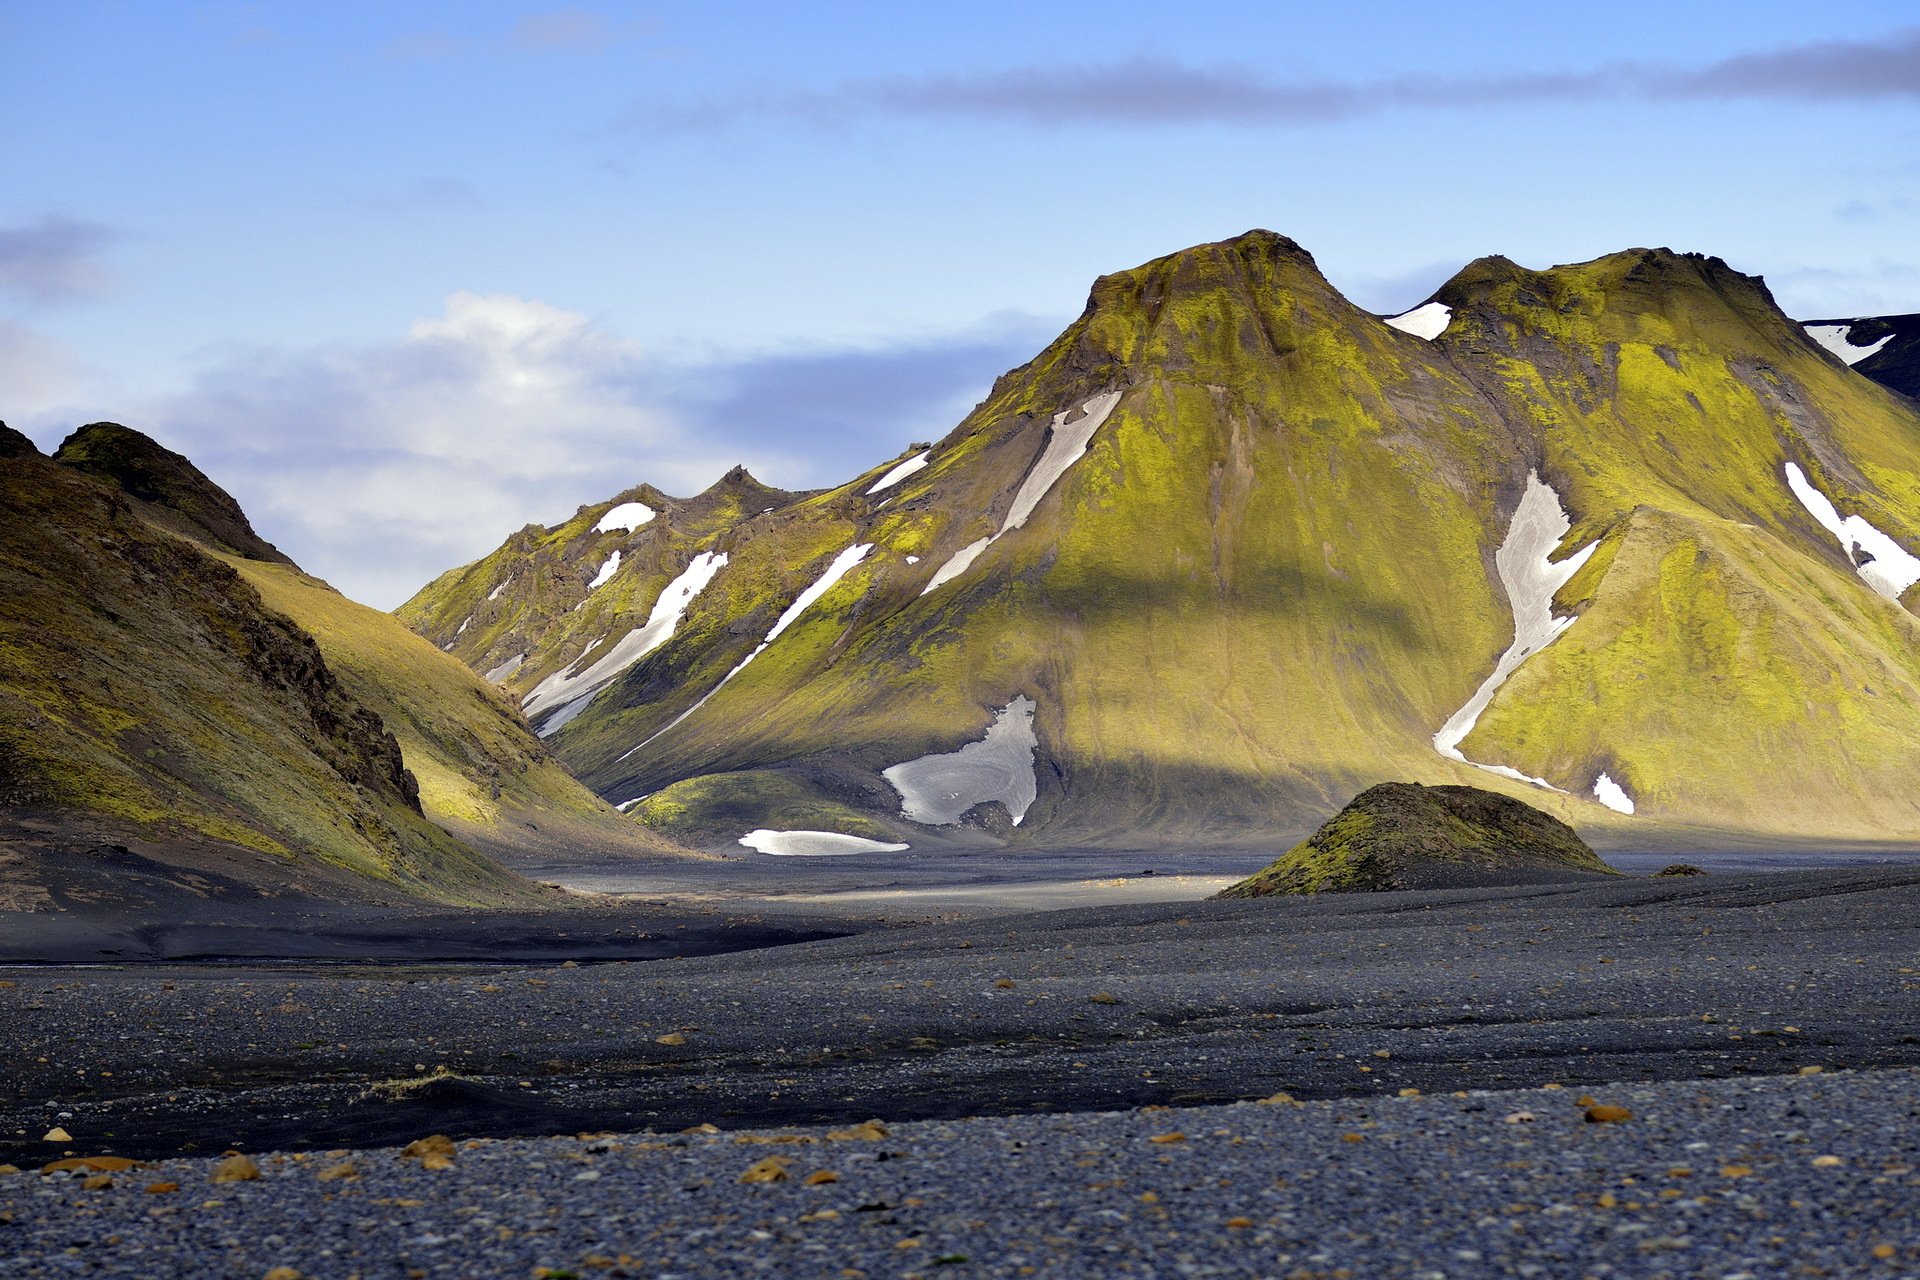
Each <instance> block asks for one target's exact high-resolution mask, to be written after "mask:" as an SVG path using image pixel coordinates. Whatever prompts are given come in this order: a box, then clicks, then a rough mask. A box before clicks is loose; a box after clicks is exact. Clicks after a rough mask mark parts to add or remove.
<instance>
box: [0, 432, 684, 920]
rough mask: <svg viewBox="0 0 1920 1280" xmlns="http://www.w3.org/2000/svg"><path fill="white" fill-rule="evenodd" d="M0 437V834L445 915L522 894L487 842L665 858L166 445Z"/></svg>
mask: <svg viewBox="0 0 1920 1280" xmlns="http://www.w3.org/2000/svg"><path fill="white" fill-rule="evenodd" d="M0 436H4V437H5V438H4V439H0V445H11V446H13V447H9V448H5V449H4V450H0V491H3V492H4V498H5V505H6V509H7V511H8V515H9V518H8V520H6V521H5V522H0V525H3V527H0V599H5V601H6V602H7V607H6V611H5V614H4V618H3V619H0V807H3V809H4V812H3V813H0V819H4V825H5V828H6V831H7V838H8V840H9V842H10V843H11V842H15V841H16V840H19V841H24V842H25V844H23V845H22V846H21V847H22V848H27V847H34V848H45V849H48V850H54V849H56V848H58V849H65V848H67V847H68V846H72V847H75V848H78V847H80V846H83V845H97V846H99V847H103V848H108V849H111V848H112V847H114V846H115V845H118V844H127V845H133V846H136V847H140V848H143V849H147V850H149V851H157V852H156V856H161V857H162V858H163V860H171V861H175V862H178V863H180V864H181V865H184V866H193V865H202V864H204V865H209V866H210V865H213V864H215V863H218V864H220V865H223V866H233V865H237V866H240V867H242V868H250V870H243V871H242V873H241V874H242V875H243V878H249V879H251V880H253V881H255V882H257V883H259V884H261V885H262V886H263V887H265V888H267V889H268V890H269V891H271V890H272V888H273V887H274V886H275V885H280V886H290V885H295V884H300V885H304V886H305V888H306V889H307V890H308V891H311V892H318V893H321V894H323V895H335V894H341V893H344V894H347V895H349V896H355V895H358V896H373V897H384V898H393V899H397V898H426V899H432V900H438V901H447V902H466V903H486V902H536V901H542V900H544V899H545V898H546V897H547V896H548V894H547V893H546V892H545V891H543V890H540V889H538V888H537V887H536V886H534V885H532V884H530V883H528V882H527V881H525V880H522V879H521V878H520V877H518V876H517V875H515V874H514V873H512V872H510V871H508V870H506V869H505V868H503V867H502V866H501V865H499V863H498V862H496V861H495V860H494V858H495V856H499V857H506V858H515V857H522V858H524V859H525V860H536V859H538V858H539V857H542V856H552V855H554V854H556V853H559V852H562V851H563V850H564V851H566V852H568V853H573V854H578V853H580V852H587V853H592V852H596V851H607V852H617V853H623V854H633V853H657V852H662V851H665V850H668V849H670V848H671V846H669V845H668V844H667V842H665V841H663V840H660V839H658V838H654V837H650V836H649V835H648V833H646V832H644V831H641V830H637V829H636V828H635V827H634V825H633V824H631V823H629V822H626V821H624V820H623V819H621V818H620V817H619V815H618V814H617V813H616V812H615V811H614V810H613V809H612V808H611V806H608V805H607V804H606V803H605V802H603V801H601V800H599V799H598V798H597V797H595V796H593V795H592V794H591V793H590V792H588V791H587V790H586V789H585V788H583V787H581V786H580V785H579V784H578V783H577V782H576V781H574V780H573V779H572V778H571V777H570V776H569V775H568V774H566V772H565V771H564V769H562V768H561V767H560V766H559V765H558V764H557V763H556V762H555V761H554V760H553V759H552V758H551V757H550V756H549V755H548V753H547V752H546V751H545V749H544V748H543V747H541V746H540V744H539V743H538V742H537V741H536V740H535V739H534V737H533V736H532V734H531V733H530V732H529V731H528V730H527V729H526V727H525V725H524V723H523V722H522V721H521V720H520V719H519V717H518V715H517V713H516V712H515V711H514V709H513V708H512V707H511V706H510V705H508V704H507V703H506V702H505V701H504V699H502V698H501V697H500V695H499V694H498V693H497V691H495V690H492V689H490V688H489V687H487V686H486V685H485V684H484V682H482V681H481V680H479V679H478V678H477V677H476V676H474V674H473V673H472V672H471V671H469V670H468V669H467V668H466V667H464V666H463V665H461V664H460V663H458V662H456V661H454V660H453V659H451V658H449V657H447V656H446V655H444V654H442V653H440V652H438V651H437V650H435V649H434V648H433V646H432V645H430V644H428V643H426V642H425V641H423V640H421V639H420V638H419V637H417V636H415V635H413V634H412V633H411V632H409V631H407V630H406V628H405V627H403V626H402V625H401V624H400V623H399V622H397V621H396V620H395V619H393V618H392V617H391V616H389V615H386V614H381V613H378V612H376V611H373V610H370V609H364V608H362V607H361V606H358V605H354V604H352V603H351V602H349V601H347V600H345V599H344V598H342V597H341V596H339V595H338V594H337V593H335V592H333V591H332V589H331V588H329V587H327V586H326V585H325V584H324V583H321V582H319V581H317V580H315V579H312V578H309V577H307V576H306V575H304V574H302V573H301V572H300V571H299V569H298V568H297V567H295V566H294V565H292V564H291V562H289V561H288V560H286V558H285V557H284V556H281V555H280V554H279V553H278V552H277V551H276V550H274V549H273V547H272V546H271V545H270V544H268V543H266V542H265V541H264V540H262V539H260V538H259V537H258V535H257V534H256V533H255V532H254V531H253V529H252V527H251V525H250V524H249V523H248V522H247V520H246V517H245V515H244V514H243V513H242V512H241V510H240V508H239V505H238V504H237V503H235V502H234V501H233V499H232V498H231V497H230V496H229V495H227V494H226V493H225V492H224V491H222V490H220V489H219V488H218V487H217V486H216V485H214V484H213V483H212V482H211V481H210V480H208V479H207V478H206V477H205V476H204V475H203V474H202V473H201V472H200V471H199V470H198V469H197V468H194V467H193V466H192V464H191V463H189V462H188V461H187V460H186V459H184V458H182V457H180V456H179V455H178V454H174V453H171V452H169V451H167V450H165V449H162V448H160V447H159V446H158V445H156V444H154V443H153V442H152V441H150V440H148V439H146V438H145V437H144V436H141V435H140V434H139V433H137V432H133V431H130V430H128V429H127V428H124V427H120V426H117V425H114V424H98V423H97V424H93V425H92V426H89V427H85V428H82V429H81V430H80V431H77V432H75V433H74V435H73V436H72V437H70V438H69V439H68V441H67V442H66V443H65V444H64V445H63V446H62V447H61V449H60V450H59V451H58V452H57V453H56V454H55V455H54V457H53V458H46V457H43V456H41V455H40V454H39V452H38V450H36V449H33V448H32V447H31V444H30V443H29V444H28V445H26V447H25V448H21V447H18V444H17V441H16V439H15V437H16V436H17V433H12V432H0ZM18 440H24V437H18ZM76 842H77V843H76ZM236 857H237V858H238V859H239V862H238V863H237V864H236V863H234V862H233V859H234V858H236ZM30 871H31V868H29V872H30Z"/></svg>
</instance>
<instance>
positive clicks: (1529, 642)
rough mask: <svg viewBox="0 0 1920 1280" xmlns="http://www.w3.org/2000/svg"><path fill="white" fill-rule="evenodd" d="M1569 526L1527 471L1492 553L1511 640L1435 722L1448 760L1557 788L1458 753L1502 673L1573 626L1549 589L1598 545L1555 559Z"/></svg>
mask: <svg viewBox="0 0 1920 1280" xmlns="http://www.w3.org/2000/svg"><path fill="white" fill-rule="evenodd" d="M1572 527H1573V521H1572V520H1570V519H1568V518H1567V513H1566V512H1565V511H1564V510H1562V509H1561V507H1560V499H1559V497H1558V495H1556V494H1555V493H1554V491H1553V489H1552V488H1551V487H1549V486H1548V485H1547V484H1546V483H1545V482H1544V481H1542V480H1541V479H1540V476H1539V473H1538V472H1531V471H1530V472H1528V473H1527V491H1526V493H1525V494H1524V495H1522V497H1521V499H1520V505H1519V507H1517V508H1516V509H1515V510H1514V513H1513V522H1512V523H1511V524H1510V525H1508V526H1507V536H1506V539H1505V540H1504V541H1503V542H1501V544H1500V549H1499V550H1498V551H1496V552H1494V555H1493V563H1494V567H1495V568H1496V569H1497V570H1499V573H1500V585H1501V586H1503V587H1505V588H1506V589H1507V603H1508V604H1509V605H1510V606H1511V607H1512V609H1513V644H1512V645H1510V646H1509V647H1508V649H1507V651H1506V652H1505V653H1503V654H1501V655H1500V661H1499V662H1498V663H1496V664H1495V666H1494V668H1493V674H1492V675H1490V676H1488V677H1487V678H1486V680H1485V681H1484V682H1482V684H1481V685H1480V688H1479V689H1478V690H1477V691H1476V692H1475V693H1474V695H1473V697H1471V698H1469V699H1468V700H1467V705H1466V706H1464V707H1461V708H1460V709H1459V710H1458V711H1456V712H1454V713H1453V715H1451V716H1450V717H1448V719H1447V722H1446V723H1445V724H1444V725H1442V726H1440V732H1438V733H1436V734H1434V735H1433V746H1434V750H1436V751H1438V752H1439V753H1440V754H1441V755H1443V756H1445V757H1447V758H1448V759H1449V760H1458V761H1460V762H1461V763H1463V764H1470V765H1473V766H1474V767H1475V768H1476V769H1485V770H1486V771H1487V772H1489V773H1497V774H1499V775H1501V776H1502V777H1506V778H1514V779H1517V780H1518V781H1521V782H1531V783H1533V784H1534V785H1535V786H1538V787H1545V788H1547V789H1548V790H1549V791H1558V790H1559V789H1560V788H1558V787H1556V786H1554V785H1553V784H1552V783H1550V782H1548V781H1546V780H1545V779H1543V778H1533V777H1529V776H1528V775H1526V774H1524V773H1521V772H1520V771H1519V770H1518V769H1513V768H1509V767H1508V766H1506V765H1503V764H1481V763H1479V762H1478V761H1475V760H1469V759H1467V757H1466V756H1465V755H1463V754H1461V751H1460V744H1461V743H1462V742H1464V741H1465V740H1466V737H1467V735H1468V734H1469V733H1472V732H1473V726H1474V724H1475V722H1476V721H1478V720H1479V719H1480V713H1481V712H1483V711H1485V710H1486V709H1487V704H1488V703H1489V702H1492V701H1493V695H1494V693H1495V692H1497V691H1498V690H1499V688H1500V686H1501V685H1503V684H1505V683H1506V681H1507V677H1508V676H1511V675H1512V674H1513V673H1514V672H1515V671H1516V670H1517V669H1518V668H1519V666H1520V664H1521V663H1523V662H1525V661H1526V660H1527V659H1528V658H1530V657H1532V656H1533V655H1534V654H1536V653H1538V652H1540V650H1542V649H1544V648H1546V647H1547V646H1548V645H1549V644H1551V643H1553V641H1554V639H1555V637H1557V636H1558V635H1559V634H1560V633H1561V632H1562V631H1565V630H1566V629H1567V628H1568V627H1570V626H1572V625H1573V619H1572V618H1556V617H1554V616H1553V593H1554V592H1556V591H1558V590H1559V589H1560V588H1561V587H1562V586H1565V585H1566V582H1567V579H1569V578H1571V577H1572V576H1573V575H1574V574H1575V573H1576V572H1578V571H1579V569H1580V566H1581V565H1583V564H1585V563H1586V562H1587V557H1589V556H1591V555H1592V554H1593V550H1594V548H1595V547H1597V546H1599V545H1600V544H1599V543H1598V542H1589V543H1588V544H1587V545H1586V546H1584V547H1582V548H1580V550H1578V551H1576V552H1574V553H1573V554H1572V555H1570V556H1568V557H1567V558H1566V559H1565V560H1561V561H1558V562H1555V561H1554V560H1553V558H1552V557H1553V553H1554V550H1555V549H1556V548H1557V547H1559V545H1560V540H1561V539H1562V538H1565V537H1566V536H1567V530H1569V529H1571V528H1572Z"/></svg>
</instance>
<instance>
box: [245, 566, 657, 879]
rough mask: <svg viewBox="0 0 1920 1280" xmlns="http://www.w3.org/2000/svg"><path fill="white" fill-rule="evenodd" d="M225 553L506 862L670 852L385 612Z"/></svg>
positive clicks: (432, 805) (474, 835) (457, 818)
mask: <svg viewBox="0 0 1920 1280" xmlns="http://www.w3.org/2000/svg"><path fill="white" fill-rule="evenodd" d="M229 563H231V564H232V565H233V567H234V568H235V569H237V570H238V571H239V572H240V574H241V575H242V576H243V577H244V578H246V579H247V581H248V582H250V583H251V584H252V585H253V586H254V588H255V589H256V590H257V591H259V592H260V594H261V597H262V599H263V600H264V601H265V602H266V603H267V605H268V606H269V607H270V608H272V609H274V610H276V611H278V612H280V613H282V614H285V615H286V616H287V617H289V618H292V619H293V620H294V621H295V622H297V623H298V624H299V625H300V626H301V627H302V628H304V629H305V630H306V631H307V632H308V634H310V635H312V636H313V638H314V639H315V641H316V642H318V644H319V646H320V649H321V651H322V653H324V654H325V655H326V658H327V661H328V663H329V665H330V666H331V667H332V668H333V669H334V671H335V672H337V673H338V675H339V677H340V680H341V683H342V684H343V685H344V686H345V687H346V688H347V689H348V691H349V692H351V693H352V694H353V695H354V696H355V697H356V698H358V699H359V700H360V701H361V702H363V703H364V704H365V705H366V706H368V707H370V708H372V709H373V710H374V711H376V712H377V713H378V714H379V715H380V717H381V719H382V720H383V721H384V723H385V724H386V725H387V727H388V728H389V729H390V730H392V732H393V734H394V736H395V738H396V739H397V740H398V742H399V745H400V750H401V753H402V755H403V756H404V757H405V760H406V763H407V767H408V768H409V769H410V770H412V772H413V774H414V776H415V777H416V778H417V779H418V780H419V784H420V802H421V807H422V809H423V810H424V811H425V813H426V815H427V816H428V817H430V818H432V819H433V820H434V821H435V822H437V823H439V824H441V825H442V826H445V827H447V828H448V829H449V830H451V831H453V832H454V833H455V834H457V835H458V836H460V837H461V838H462V839H463V840H465V841H467V842H468V843H470V844H473V845H475V846H476V847H478V848H481V849H483V850H485V851H487V852H489V853H491V854H493V855H494V856H497V857H501V858H504V859H506V860H508V861H513V860H515V859H526V858H535V859H539V858H550V857H551V856H553V854H554V853H556V852H558V851H561V850H565V851H567V852H569V853H571V854H575V855H578V854H581V853H608V852H619V853H625V854H628V855H635V854H638V855H646V854H658V853H662V852H678V851H677V850H675V849H674V847H673V846H672V845H670V844H669V843H667V842H665V841H660V840H653V839H649V838H648V837H647V836H646V835H645V834H644V833H641V832H637V831H636V830H635V829H634V827H633V825H632V824H631V823H629V822H627V821H626V820H625V819H624V818H623V817H622V816H621V815H620V814H619V813H618V812H617V811H616V810H614V808H613V807H612V806H611V805H609V804H607V803H606V802H605V801H604V800H601V799H600V798H599V797H598V796H596V795H594V794H593V793H592V792H590V791H588V790H587V789H586V788H585V787H584V786H582V785H581V784H580V783H579V782H578V781H577V780H575V779H574V778H573V776H572V775H571V774H569V773H568V772H567V771H566V770H565V769H564V768H562V767H561V766H560V764H559V763H558V762H557V761H556V760H554V759H553V757H552V756H551V755H549V754H548V752H547V750H546V748H545V747H544V746H542V745H541V743H540V742H539V741H538V740H537V739H536V738H534V737H533V735H532V734H531V733H529V732H528V730H527V727H526V725H525V723H524V722H523V721H522V720H521V718H520V716H519V715H518V713H517V712H516V711H515V710H514V708H513V707H512V706H510V705H509V704H508V702H507V700H506V699H505V698H504V697H503V696H502V695H501V694H500V693H499V692H498V691H497V690H495V689H493V688H492V687H490V686H488V685H487V684H486V683H485V682H484V681H482V680H481V679H480V678H479V677H478V676H476V675H475V674H474V673H473V672H472V671H471V670H469V669H468V668H467V667H466V666H465V665H464V664H462V663H461V662H460V661H458V660H457V659H455V658H452V657H450V656H448V655H447V654H445V653H442V652H441V651H440V650H438V649H436V648H435V647H434V646H433V645H431V644H429V643H428V642H427V641H425V640H423V639H422V638H420V637H419V636H417V635H415V634H413V633H412V632H410V631H408V630H407V629H406V627H405V626H403V625H402V624H401V623H400V622H399V621H398V620H397V619H395V618H394V617H392V616H391V615H389V614H385V613H381V612H379V611H378V610H375V609H370V608H367V607H366V606H365V605H360V604H356V603H354V602H353V601H351V600H348V599H347V598H345V597H344V596H342V595H340V594H339V593H338V592H336V591H334V590H333V589H332V588H331V587H329V586H327V585H326V584H325V583H323V582H320V581H319V580H318V579H315V578H311V577H308V576H307V575H306V574H304V573H301V572H300V571H299V570H297V569H294V568H291V567H287V566H281V565H267V564H260V563H257V562H249V561H242V560H231V561H229Z"/></svg>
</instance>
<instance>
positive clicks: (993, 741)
mask: <svg viewBox="0 0 1920 1280" xmlns="http://www.w3.org/2000/svg"><path fill="white" fill-rule="evenodd" d="M1033 712H1034V701H1033V699H1032V698H1029V697H1027V696H1026V695H1024V694H1022V695H1020V696H1018V697H1016V698H1014V700H1013V701H1012V702H1009V703H1008V704H1007V705H1006V706H1005V707H1003V708H1001V709H1000V712H999V714H998V715H997V716H996V717H995V718H994V722H993V727H992V728H990V729H988V730H987V736H986V737H984V738H982V739H981V740H980V741H978V742H970V743H968V744H967V745H966V746H964V747H962V748H960V749H959V750H958V751H950V752H948V753H946V754H944V755H935V756H921V757H920V758H919V759H918V760H909V761H907V762H906V763H905V764H896V765H894V766H892V767H891V768H888V769H883V770H881V771H880V776H881V777H883V778H885V779H886V780H887V781H888V782H889V783H891V784H893V789H894V790H895V791H898V792H899V793H900V800H901V805H900V812H901V813H902V814H904V815H905V816H906V817H909V818H911V819H913V820H914V821H915V822H924V823H926V824H927V825H929V826H948V825H951V824H953V823H955V822H958V821H960V819H961V818H962V817H963V816H964V815H965V814H966V812H967V810H969V809H971V808H973V807H974V806H975V805H977V804H985V803H987V802H988V801H990V800H998V801H1000V802H1001V803H1002V804H1004V805H1006V806H1007V812H1008V813H1009V814H1011V815H1012V816H1013V825H1014V826H1016V827H1017V826H1019V825H1020V820H1021V819H1022V818H1024V817H1026V816H1027V809H1028V808H1029V807H1030V806H1031V805H1032V804H1033V798H1034V796H1035V795H1036V794H1037V788H1036V786H1035V783H1034V777H1033V752H1034V748H1035V747H1038V746H1039V745H1040V740H1039V739H1038V738H1037V737H1035V736H1034V732H1033Z"/></svg>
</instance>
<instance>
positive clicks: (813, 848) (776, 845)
mask: <svg viewBox="0 0 1920 1280" xmlns="http://www.w3.org/2000/svg"><path fill="white" fill-rule="evenodd" d="M740 843H741V844H743V845H745V846H747V848H749V849H753V850H756V851H758V852H760V853H771V854H773V855H774V856H776V857H781V858H825V857H832V856H835V855H838V854H843V853H904V852H906V851H907V850H908V849H911V848H912V847H913V846H912V845H909V844H888V843H887V842H886V841H884V840H866V839H863V838H861V837H860V836H843V835H841V834H840V833H839V832H838V831H769V830H767V829H766V828H765V827H761V828H760V829H759V830H757V831H749V832H747V834H745V835H743V836H741V837H740Z"/></svg>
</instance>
